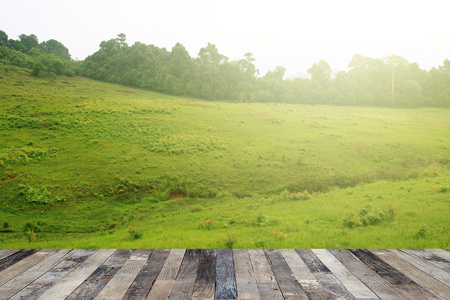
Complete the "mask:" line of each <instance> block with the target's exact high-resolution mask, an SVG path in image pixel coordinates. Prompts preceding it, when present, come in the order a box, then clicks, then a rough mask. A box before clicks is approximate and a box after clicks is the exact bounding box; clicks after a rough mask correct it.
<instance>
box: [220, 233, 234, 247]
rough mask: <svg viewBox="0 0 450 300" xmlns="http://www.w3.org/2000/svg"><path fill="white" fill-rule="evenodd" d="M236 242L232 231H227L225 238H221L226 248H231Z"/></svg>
mask: <svg viewBox="0 0 450 300" xmlns="http://www.w3.org/2000/svg"><path fill="white" fill-rule="evenodd" d="M236 243H237V239H236V235H235V234H234V233H228V234H227V237H226V238H225V239H223V244H224V245H225V247H226V248H228V249H232V248H233V246H234V245H235V244H236Z"/></svg>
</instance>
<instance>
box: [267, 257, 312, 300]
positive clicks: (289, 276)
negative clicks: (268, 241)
mask: <svg viewBox="0 0 450 300" xmlns="http://www.w3.org/2000/svg"><path fill="white" fill-rule="evenodd" d="M264 252H265V254H266V257H267V260H268V262H269V265H270V267H271V268H272V271H273V274H274V275H275V278H276V280H277V282H278V286H279V287H280V290H281V293H282V294H283V297H284V298H285V299H286V298H289V299H304V300H307V299H308V297H307V296H306V294H305V292H304V291H303V289H302V287H301V285H300V283H299V282H298V281H297V279H296V277H295V276H294V274H293V273H292V270H291V269H290V268H289V265H288V264H287V263H286V261H285V260H284V257H283V255H282V254H281V253H280V251H279V250H275V249H267V250H264Z"/></svg>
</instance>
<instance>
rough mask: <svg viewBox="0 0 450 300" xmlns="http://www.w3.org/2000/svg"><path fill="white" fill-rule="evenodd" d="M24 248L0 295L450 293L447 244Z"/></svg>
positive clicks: (12, 254)
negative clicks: (428, 246)
mask: <svg viewBox="0 0 450 300" xmlns="http://www.w3.org/2000/svg"><path fill="white" fill-rule="evenodd" d="M29 250H32V249H28V251H27V250H16V251H10V250H9V249H0V255H3V258H2V259H3V260H2V263H3V264H2V265H3V266H7V267H6V268H4V269H3V271H0V300H3V299H5V300H6V299H9V300H11V299H15V300H17V299H41V300H46V299H50V300H54V299H67V300H74V299H75V300H77V299H113V300H114V299H127V300H129V299H134V300H135V299H170V300H187V299H194V300H197V299H221V298H222V299H223V298H225V299H270V300H273V299H275V300H281V299H320V300H323V299H366V300H367V299H377V297H378V298H380V299H389V300H390V299H450V298H449V295H450V287H449V285H448V282H447V279H448V277H446V276H448V275H449V273H448V272H447V271H446V269H448V263H449V261H448V260H447V259H446V258H448V256H449V253H450V251H448V249H426V250H425V249H403V250H402V249H400V250H397V249H388V250H386V249H372V250H363V249H350V250H341V249H328V250H325V249H313V250H309V249H281V250H263V249H250V250H245V249H234V250H230V249H219V250H212V249H188V250H183V249H172V250H170V249H157V250H151V249H141V250H131V249H119V250H114V249H99V250H94V249H78V250H71V249H62V250H56V249H42V250H32V251H34V252H32V251H29ZM5 258H9V259H11V261H7V260H4V259H5ZM368 291H370V293H369V292H368Z"/></svg>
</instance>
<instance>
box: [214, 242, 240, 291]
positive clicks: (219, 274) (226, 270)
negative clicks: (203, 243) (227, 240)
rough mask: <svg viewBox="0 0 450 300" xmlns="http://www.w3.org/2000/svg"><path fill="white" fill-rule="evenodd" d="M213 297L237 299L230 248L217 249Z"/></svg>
mask: <svg viewBox="0 0 450 300" xmlns="http://www.w3.org/2000/svg"><path fill="white" fill-rule="evenodd" d="M215 298H216V299H237V288H236V277H235V276H234V263H233V250H231V249H219V250H217V261H216V292H215Z"/></svg>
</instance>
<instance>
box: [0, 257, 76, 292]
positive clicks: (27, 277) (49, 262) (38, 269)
mask: <svg viewBox="0 0 450 300" xmlns="http://www.w3.org/2000/svg"><path fill="white" fill-rule="evenodd" d="M74 252H75V251H74V250H70V249H61V250H59V251H57V252H56V253H55V254H53V255H51V256H49V257H47V258H46V259H44V260H43V261H41V262H40V263H37V264H36V265H34V266H33V267H31V268H29V269H28V270H27V271H26V272H24V273H22V274H20V275H17V276H16V277H14V278H13V279H11V280H9V281H8V282H6V283H5V284H3V285H1V286H0V299H2V300H3V299H7V298H9V297H11V296H12V295H14V294H16V293H17V292H19V291H20V290H21V289H23V288H25V287H26V286H27V285H29V284H30V283H31V282H33V281H34V280H36V279H37V278H39V277H40V276H42V275H43V274H45V273H46V272H47V271H48V270H50V269H51V268H53V267H54V266H55V265H56V264H58V263H59V262H61V261H63V260H64V259H66V258H67V257H69V256H70V255H72V254H73V253H74Z"/></svg>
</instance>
